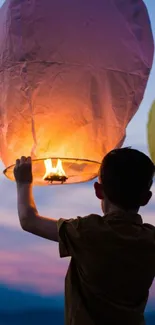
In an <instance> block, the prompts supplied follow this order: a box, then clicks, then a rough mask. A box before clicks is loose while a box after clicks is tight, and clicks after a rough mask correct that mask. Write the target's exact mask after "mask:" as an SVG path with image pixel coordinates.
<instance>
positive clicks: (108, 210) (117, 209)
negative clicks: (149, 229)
mask: <svg viewBox="0 0 155 325" xmlns="http://www.w3.org/2000/svg"><path fill="white" fill-rule="evenodd" d="M138 210H139V209H131V210H125V209H123V208H120V207H117V206H116V205H114V204H112V203H110V202H109V203H108V204H106V205H105V209H104V213H105V214H109V213H122V212H123V213H124V212H127V213H132V214H133V213H134V214H136V213H138Z"/></svg>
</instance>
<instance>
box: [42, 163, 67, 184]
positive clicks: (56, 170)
mask: <svg viewBox="0 0 155 325" xmlns="http://www.w3.org/2000/svg"><path fill="white" fill-rule="evenodd" d="M44 164H45V168H46V172H45V175H44V177H43V179H44V180H48V179H49V178H50V177H52V176H58V177H63V176H64V177H66V174H65V171H64V169H63V167H62V162H61V160H60V159H58V162H57V165H56V167H53V165H52V159H46V160H45V161H44Z"/></svg>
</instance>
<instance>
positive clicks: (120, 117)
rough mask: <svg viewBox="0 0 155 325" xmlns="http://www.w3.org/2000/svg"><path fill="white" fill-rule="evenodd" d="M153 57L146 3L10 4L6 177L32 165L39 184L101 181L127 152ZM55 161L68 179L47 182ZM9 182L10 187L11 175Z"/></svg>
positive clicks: (4, 70) (1, 49) (40, 0)
mask: <svg viewBox="0 0 155 325" xmlns="http://www.w3.org/2000/svg"><path fill="white" fill-rule="evenodd" d="M8 17H9V18H8ZM153 53H154V45H153V37H152V31H151V26H150V20H149V17H148V13H147V10H146V7H145V4H144V2H143V1H140V0H137V1H131V0H125V5H124V2H123V1H119V0H111V1H108V0H91V1H86V0H74V1H72V0H67V1H65V0H33V1H26V0H25V1H19V0H17V1H15V0H7V1H6V2H5V3H4V5H3V6H2V8H1V9H0V58H1V60H0V157H1V159H2V161H3V163H4V165H5V167H6V168H7V167H8V166H12V165H13V164H14V162H15V161H16V159H17V158H19V157H21V156H22V155H25V156H30V155H31V156H32V157H33V158H34V161H33V172H34V184H41V185H44V184H49V183H50V182H51V183H52V184H57V183H58V184H59V183H61V181H62V178H63V177H64V178H63V180H64V182H63V183H64V184H67V183H72V182H83V181H87V180H90V179H92V178H94V177H96V176H97V175H98V170H99V166H100V163H101V160H102V158H103V157H104V156H105V155H106V154H107V153H108V152H109V151H110V150H111V149H113V148H118V147H120V146H121V145H122V144H123V141H124V139H125V134H126V127H127V125H128V123H129V121H130V120H131V119H132V117H133V116H134V114H135V113H136V111H137V110H138V108H139V105H140V103H141V100H142V98H143V95H144V91H145V88H146V85H147V81H148V77H149V74H150V70H151V67H152V62H153ZM52 157H53V158H52ZM51 158H52V168H56V166H57V163H58V159H60V160H61V163H62V167H63V169H64V171H65V175H58V174H54V173H53V174H52V173H51V174H50V176H49V175H48V176H47V177H45V179H44V178H43V177H44V174H45V172H46V169H45V167H46V166H45V163H44V162H45V161H46V160H47V159H51ZM54 158H56V159H55V160H54ZM5 175H6V176H7V177H9V178H10V179H13V167H9V168H8V169H7V170H5ZM52 175H53V176H52ZM52 177H53V178H52ZM56 177H57V179H56ZM58 177H59V179H58ZM65 177H66V179H65ZM52 180H53V182H52Z"/></svg>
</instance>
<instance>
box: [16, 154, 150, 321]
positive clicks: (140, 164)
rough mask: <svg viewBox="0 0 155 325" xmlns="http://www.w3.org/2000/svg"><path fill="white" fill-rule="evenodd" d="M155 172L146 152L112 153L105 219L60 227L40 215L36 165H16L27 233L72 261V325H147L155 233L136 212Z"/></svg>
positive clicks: (27, 161)
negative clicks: (53, 244) (50, 243)
mask: <svg viewBox="0 0 155 325" xmlns="http://www.w3.org/2000/svg"><path fill="white" fill-rule="evenodd" d="M154 171H155V167H154V164H153V163H152V161H151V160H150V159H149V158H148V157H147V156H146V155H144V154H143V153H141V152H139V151H137V150H134V149H130V148H123V149H117V150H113V151H111V152H110V153H108V154H107V155H106V156H105V158H104V159H103V162H102V164H101V168H100V174H99V183H97V182H96V183H95V185H94V187H95V192H96V196H97V198H98V199H100V200H101V204H102V210H103V213H104V214H105V216H104V217H101V216H99V215H95V214H92V215H89V216H86V217H84V218H81V217H77V218H75V219H69V220H65V219H60V220H55V219H47V218H43V217H41V216H39V214H38V211H37V208H36V205H35V202H34V199H33V194H32V180H33V177H32V169H31V158H30V157H28V158H25V157H22V158H21V159H18V160H17V161H16V166H15V169H14V175H15V179H16V183H17V195H18V215H19V220H20V224H21V227H22V228H23V229H24V230H25V231H28V232H31V233H33V234H35V235H38V236H41V237H44V238H47V239H49V240H52V241H56V242H59V251H60V257H66V256H71V257H72V258H71V262H70V265H69V269H68V272H67V275H66V279H65V320H66V325H101V324H105V325H114V324H115V325H117V324H118V325H142V324H144V310H145V306H146V303H147V300H148V295H149V288H150V286H151V284H152V281H153V279H154V276H155V228H154V227H153V226H152V225H149V224H145V223H143V221H142V218H141V216H140V215H139V214H138V210H139V208H140V207H141V206H145V205H146V204H147V203H148V202H149V200H150V198H151V196H152V193H151V191H150V188H151V186H152V183H153V177H154ZM88 204H89V202H88Z"/></svg>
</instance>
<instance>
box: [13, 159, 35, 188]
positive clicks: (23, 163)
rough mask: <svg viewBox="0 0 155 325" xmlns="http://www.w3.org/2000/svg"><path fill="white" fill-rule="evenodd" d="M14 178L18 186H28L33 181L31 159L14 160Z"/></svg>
mask: <svg viewBox="0 0 155 325" xmlns="http://www.w3.org/2000/svg"><path fill="white" fill-rule="evenodd" d="M14 176H15V180H16V183H18V184H30V183H32V181H33V176H32V161H31V157H27V158H26V157H24V156H23V157H21V158H20V159H17V160H16V165H15V168H14Z"/></svg>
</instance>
